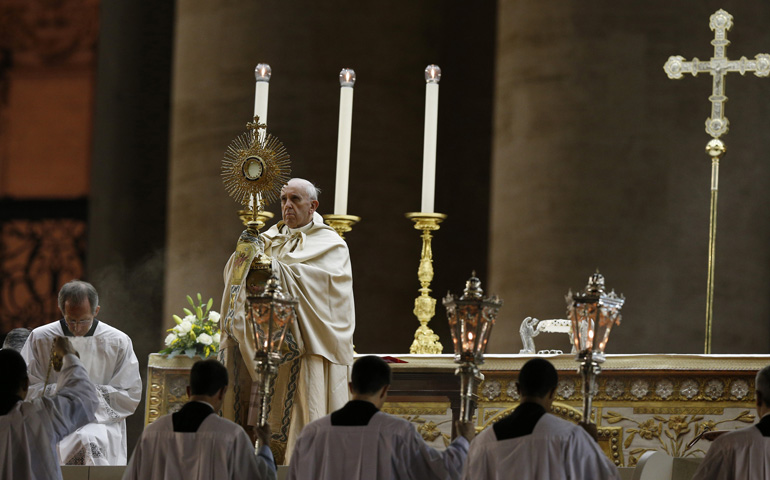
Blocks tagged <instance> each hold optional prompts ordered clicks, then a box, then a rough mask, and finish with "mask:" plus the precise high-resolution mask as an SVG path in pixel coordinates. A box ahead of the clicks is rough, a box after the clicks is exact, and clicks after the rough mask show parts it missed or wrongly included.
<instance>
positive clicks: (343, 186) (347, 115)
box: [334, 86, 353, 215]
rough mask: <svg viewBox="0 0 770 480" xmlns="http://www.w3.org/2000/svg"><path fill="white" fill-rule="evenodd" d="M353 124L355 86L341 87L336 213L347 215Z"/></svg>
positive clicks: (335, 193)
mask: <svg viewBox="0 0 770 480" xmlns="http://www.w3.org/2000/svg"><path fill="white" fill-rule="evenodd" d="M352 126H353V87H352V86H343V87H341V88H340V121H339V130H338V134H337V181H336V183H335V190H334V214H335V215H347V211H348V179H349V175H350V136H351V129H352Z"/></svg>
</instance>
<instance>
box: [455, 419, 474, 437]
mask: <svg viewBox="0 0 770 480" xmlns="http://www.w3.org/2000/svg"><path fill="white" fill-rule="evenodd" d="M455 430H456V431H457V434H458V435H461V436H463V437H465V439H466V440H468V441H469V442H470V441H471V440H473V437H475V436H476V428H475V427H474V426H473V423H471V422H462V421H460V420H458V421H456V422H455Z"/></svg>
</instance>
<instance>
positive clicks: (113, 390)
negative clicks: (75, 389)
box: [21, 280, 142, 465]
mask: <svg viewBox="0 0 770 480" xmlns="http://www.w3.org/2000/svg"><path fill="white" fill-rule="evenodd" d="M59 309H60V310H61V312H62V314H63V315H64V318H62V319H61V320H58V321H56V322H53V323H49V324H48V325H43V326H42V327H38V328H36V329H34V330H33V331H32V334H31V335H30V336H29V338H28V339H27V343H26V344H25V345H24V348H23V349H22V350H21V355H22V356H23V357H24V360H25V361H26V362H27V365H28V366H29V380H30V387H29V392H30V395H31V396H33V397H37V396H39V395H40V394H41V392H42V390H43V388H44V384H45V381H46V373H47V370H48V359H49V358H50V355H51V344H52V342H53V340H54V338H56V337H57V336H67V337H68V338H69V339H70V341H71V342H72V345H73V346H74V348H75V350H77V351H78V352H79V353H80V360H81V361H82V362H83V365H84V366H85V368H86V371H87V372H88V376H89V378H90V379H91V381H92V382H93V383H94V384H96V390H97V394H98V395H97V397H98V398H99V408H97V410H96V420H95V421H94V422H93V423H90V424H88V425H86V426H84V427H83V428H80V429H78V430H77V431H76V432H74V433H73V434H72V435H70V436H68V437H66V438H64V439H63V440H62V441H61V442H60V443H59V460H60V462H61V464H62V465H125V464H126V460H127V456H128V455H127V454H128V452H127V446H128V441H127V437H126V417H128V416H129V415H131V414H133V413H134V410H136V407H137V405H139V401H140V400H141V398H142V379H141V377H140V376H139V362H138V361H137V359H136V355H135V354H134V348H133V345H132V343H131V339H130V338H129V337H128V335H126V334H125V333H123V332H121V331H120V330H118V329H116V328H113V327H111V326H109V325H107V324H106V323H104V322H102V321H100V320H98V319H97V318H96V315H97V314H98V313H99V309H100V306H99V295H98V293H97V292H96V289H95V288H94V287H93V286H92V285H91V284H90V283H87V282H82V281H79V280H73V281H71V282H68V283H66V284H65V285H64V286H63V287H62V288H61V290H60V291H59ZM57 375H58V374H56V373H55V372H54V373H52V374H51V376H50V379H49V384H48V385H47V386H46V387H45V389H46V391H45V394H46V395H51V394H53V392H55V388H56V385H55V383H56V380H57Z"/></svg>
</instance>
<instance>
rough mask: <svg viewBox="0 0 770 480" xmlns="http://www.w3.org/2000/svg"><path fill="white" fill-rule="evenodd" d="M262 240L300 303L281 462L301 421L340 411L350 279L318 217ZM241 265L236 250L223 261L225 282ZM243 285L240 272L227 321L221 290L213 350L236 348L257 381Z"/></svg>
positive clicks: (335, 241)
mask: <svg viewBox="0 0 770 480" xmlns="http://www.w3.org/2000/svg"><path fill="white" fill-rule="evenodd" d="M261 236H262V238H263V240H264V242H265V245H264V251H265V254H266V255H268V256H270V257H272V259H273V263H272V269H273V272H274V273H275V274H276V275H277V276H278V279H279V280H280V282H281V285H282V286H283V289H284V292H286V293H288V294H289V295H291V296H293V297H296V298H297V300H298V301H299V302H298V305H297V322H296V323H295V324H293V325H292V333H293V336H294V339H295V340H296V342H297V344H298V347H299V350H300V352H301V354H302V355H301V357H300V360H301V363H300V368H299V374H298V378H296V379H290V381H291V382H296V387H294V388H296V390H297V394H296V396H295V397H294V400H293V402H294V404H293V407H292V409H291V414H290V418H291V425H290V428H289V431H288V432H287V433H288V438H287V450H286V452H287V457H288V456H289V455H290V454H291V452H292V451H293V445H294V441H295V439H296V438H297V436H299V432H300V431H301V430H302V428H303V427H304V426H305V425H306V424H308V423H309V422H311V421H313V420H317V419H319V418H321V417H323V416H324V415H326V414H328V413H331V412H332V411H334V410H337V409H339V408H342V407H343V406H344V405H345V403H346V402H347V401H348V400H349V392H348V373H349V369H350V365H352V364H353V331H354V330H355V306H354V299H353V274H352V268H351V265H350V254H349V252H348V246H347V244H346V243H345V241H344V240H343V239H342V238H341V237H340V236H339V234H337V232H336V231H335V230H334V229H333V228H331V227H329V226H328V225H326V224H324V223H323V218H322V217H321V215H319V214H318V213H317V212H315V213H314V214H313V220H312V221H311V222H310V223H309V224H308V225H306V226H304V227H301V228H297V229H290V228H289V227H287V226H286V225H285V224H284V223H283V222H282V221H281V222H278V223H277V224H276V225H273V226H272V227H270V229H268V230H267V231H266V232H265V233H263V234H262V235H261ZM242 261H243V259H238V256H237V252H236V253H234V254H233V255H232V256H231V257H230V260H229V262H228V264H227V266H226V267H225V283H226V285H229V280H230V279H231V276H232V273H233V271H234V268H236V267H235V265H237V264H239V263H240V262H242ZM249 261H250V260H249ZM245 282H246V275H244V276H243V278H242V285H241V287H242V288H241V289H240V291H239V292H238V294H237V297H235V299H234V302H233V303H234V308H233V310H234V315H233V318H232V320H229V321H228V319H227V317H226V315H225V314H224V312H227V311H228V310H229V309H230V292H231V289H230V287H229V286H228V287H227V288H226V289H225V292H224V295H223V299H222V311H223V316H222V321H223V322H225V323H226V325H225V328H223V329H222V330H223V332H222V343H221V344H220V349H221V350H223V351H226V350H229V349H231V348H232V347H233V346H234V345H236V344H237V345H238V348H239V350H240V354H241V355H242V358H243V362H244V364H245V365H248V366H249V373H250V374H251V377H252V380H253V381H256V364H255V362H254V355H255V353H256V348H255V345H254V334H253V331H252V328H251V325H247V324H246V320H245V307H244V306H245V304H246V293H247V292H246V288H245V286H244V285H245ZM228 331H230V332H231V333H232V335H229V334H228ZM226 412H227V409H226ZM238 421H239V423H244V422H242V421H241V420H238ZM250 424H253V422H252V423H250ZM280 430H281V427H280V426H274V427H273V431H274V432H275V434H277V435H282V434H284V433H285V432H282V431H280ZM275 434H274V437H275V436H276V435H275Z"/></svg>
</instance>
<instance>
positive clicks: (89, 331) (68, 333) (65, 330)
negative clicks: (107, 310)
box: [59, 318, 99, 337]
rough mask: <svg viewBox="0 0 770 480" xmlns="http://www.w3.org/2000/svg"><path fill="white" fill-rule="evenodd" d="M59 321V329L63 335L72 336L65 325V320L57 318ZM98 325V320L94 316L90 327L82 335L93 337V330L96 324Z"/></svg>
mask: <svg viewBox="0 0 770 480" xmlns="http://www.w3.org/2000/svg"><path fill="white" fill-rule="evenodd" d="M59 323H60V324H61V329H62V331H63V332H64V335H65V336H67V337H74V336H75V335H74V334H73V333H72V332H70V329H69V327H68V326H67V322H66V321H65V320H64V319H63V318H62V319H59ZM97 325H99V320H97V319H95V318H94V323H92V324H91V328H90V329H89V330H88V333H86V334H85V335H83V336H84V337H93V336H94V332H95V331H96V326H97Z"/></svg>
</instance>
